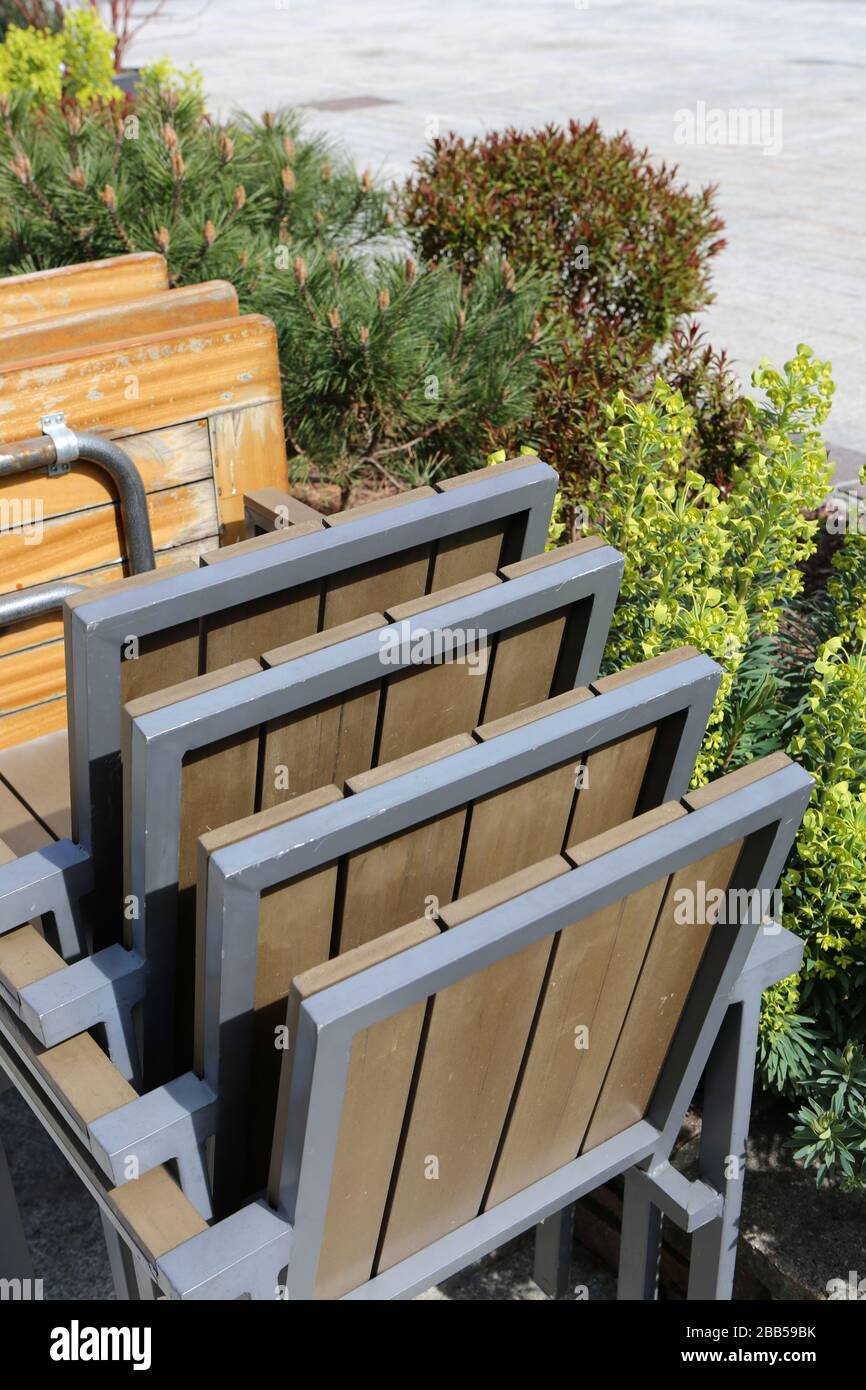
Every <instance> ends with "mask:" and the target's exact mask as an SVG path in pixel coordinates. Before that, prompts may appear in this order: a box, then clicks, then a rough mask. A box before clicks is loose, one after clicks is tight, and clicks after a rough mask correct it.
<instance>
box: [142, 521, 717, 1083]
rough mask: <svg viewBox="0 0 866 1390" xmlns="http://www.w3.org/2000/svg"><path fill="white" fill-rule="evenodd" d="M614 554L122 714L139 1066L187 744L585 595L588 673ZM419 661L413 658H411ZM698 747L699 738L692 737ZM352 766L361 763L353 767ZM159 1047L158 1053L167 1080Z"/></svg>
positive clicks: (595, 657) (162, 984)
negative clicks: (138, 962)
mask: <svg viewBox="0 0 866 1390" xmlns="http://www.w3.org/2000/svg"><path fill="white" fill-rule="evenodd" d="M621 572H622V557H621V556H620V554H619V552H618V551H616V550H613V549H612V548H611V547H610V546H603V547H600V548H599V549H597V550H592V551H590V552H588V553H587V554H584V555H577V556H572V557H570V558H568V559H566V560H563V561H562V562H561V563H558V564H554V565H549V566H546V567H544V568H543V569H540V570H538V571H536V572H533V573H531V574H527V575H522V576H520V577H519V578H514V579H510V580H508V581H507V582H506V583H503V584H501V585H498V586H497V587H495V588H492V589H483V590H480V591H479V592H477V593H475V594H471V595H468V596H466V597H464V598H461V599H455V600H453V601H451V602H449V603H445V604H441V605H439V606H437V607H434V608H429V609H427V610H426V611H425V612H423V613H422V614H420V615H419V616H418V617H417V618H411V619H408V620H404V621H403V622H401V623H395V624H390V625H389V627H387V628H378V629H376V630H375V631H373V632H369V633H365V634H363V635H362V636H360V637H353V638H349V639H348V640H346V641H343V642H338V643H336V644H334V645H333V646H330V647H326V648H324V649H323V650H322V651H319V652H314V653H311V654H310V655H308V656H304V657H299V658H297V659H296V660H294V661H288V662H285V663H284V664H282V665H280V666H276V667H273V668H272V669H270V670H266V671H261V672H257V673H256V674H254V675H250V676H246V677H243V678H242V679H240V680H237V681H232V682H231V683H230V684H229V685H225V686H221V687H219V688H217V689H214V690H208V691H205V692H203V693H202V694H199V695H193V696H190V697H189V698H187V699H185V700H179V701H177V702H176V703H175V704H172V705H168V706H166V707H164V708H163V709H159V710H154V711H153V712H152V713H149V714H144V715H139V716H138V717H136V718H131V717H130V716H129V715H128V714H126V713H125V714H124V765H125V768H126V795H127V797H128V809H127V817H126V820H127V825H128V827H129V836H130V838H129V843H128V845H127V846H126V854H127V868H128V874H127V881H126V885H125V889H124V891H125V894H126V896H127V899H129V898H130V897H131V898H132V899H133V900H134V901H135V902H136V904H137V916H136V917H135V918H133V920H132V921H131V922H130V923H129V928H130V932H129V937H128V944H129V945H130V946H131V947H132V948H133V949H134V950H135V951H136V952H137V953H138V955H139V956H140V957H141V959H142V960H145V961H146V962H147V980H148V983H147V989H146V994H145V1002H144V1008H145V1018H144V1024H143V1026H144V1036H145V1044H144V1046H145V1050H146V1059H145V1072H146V1073H147V1072H152V1061H148V1060H147V1058H148V1057H149V1058H150V1059H153V1057H154V1056H155V1049H153V1048H152V1047H151V1043H150V1041H149V1039H151V1038H153V1037H154V1036H157V1037H160V1038H162V1039H163V1041H164V1042H165V1043H166V1044H170V1042H171V1028H170V1026H169V1020H170V1018H171V1011H172V1008H173V989H172V975H173V970H174V960H175V932H174V927H175V914H176V898H177V881H178V850H179V842H180V814H181V805H180V802H181V797H180V783H181V771H182V765H183V759H184V757H185V755H186V754H188V753H190V752H192V751H193V750H194V749H198V748H203V747H205V746H207V745H211V744H214V743H218V742H219V741H220V740H222V739H224V738H228V737H231V736H232V735H234V734H238V733H241V732H242V731H244V730H246V729H250V728H254V727H256V726H258V725H261V724H264V723H266V722H267V721H269V720H272V719H276V718H279V717H280V716H283V715H286V714H291V713H294V712H296V711H300V710H303V709H309V708H312V707H313V706H315V705H317V704H319V703H320V702H321V701H323V700H328V699H330V698H331V697H333V696H335V695H341V694H344V693H346V692H347V691H350V690H353V689H356V688H360V687H362V686H364V685H367V684H369V683H371V682H374V681H376V680H381V678H382V676H383V674H387V673H390V672H392V671H393V672H396V671H399V670H405V669H408V668H412V667H413V656H412V653H413V651H414V650H415V649H416V648H415V645H414V644H415V639H416V638H418V637H419V636H430V637H431V638H432V639H433V640H435V641H437V642H438V635H439V634H441V644H440V645H441V647H442V651H443V653H446V654H447V653H449V652H452V651H458V652H459V648H460V637H461V634H465V633H466V632H467V630H470V629H471V630H472V631H474V632H479V631H480V632H485V633H488V634H491V635H492V634H496V633H499V632H504V631H506V630H508V629H511V628H514V627H517V626H518V625H519V624H521V623H523V622H526V621H528V620H531V619H533V618H537V617H540V616H543V615H544V614H546V613H552V612H556V611H557V610H559V609H562V608H567V607H569V606H571V605H572V604H576V603H579V602H580V601H581V600H583V599H587V598H589V599H591V600H592V606H591V612H590V614H589V618H588V623H587V628H586V633H585V638H584V641H583V646H582V649H581V650H580V651H579V652H577V653H575V654H574V656H575V670H574V684H575V685H581V684H584V685H585V684H587V683H588V682H589V681H590V680H592V679H593V678H594V677H595V676H596V674H597V672H598V667H599V664H600V661H601V656H602V652H603V649H604V642H605V638H606V635H607V630H608V626H609V623H610V618H611V614H612V612H613V607H614V604H615V602H616V595H617V592H618V588H619V580H620V575H621ZM388 635H393V636H395V637H400V638H401V645H400V648H399V652H396V651H395V652H394V658H395V659H394V660H393V661H392V662H391V664H389V665H388V666H385V665H383V659H382V656H383V651H384V650H386V649H387V647H388V644H387V642H386V640H385V639H386V637H387V636H388ZM414 669H416V670H423V667H422V666H415V668H414ZM694 751H695V752H696V751H697V747H695V750H694ZM359 770H361V769H359ZM166 1065H167V1059H163V1061H162V1062H161V1063H159V1064H157V1070H159V1068H160V1067H161V1068H162V1071H163V1074H162V1076H161V1077H159V1079H162V1080H164V1079H165V1076H166V1073H165V1067H166Z"/></svg>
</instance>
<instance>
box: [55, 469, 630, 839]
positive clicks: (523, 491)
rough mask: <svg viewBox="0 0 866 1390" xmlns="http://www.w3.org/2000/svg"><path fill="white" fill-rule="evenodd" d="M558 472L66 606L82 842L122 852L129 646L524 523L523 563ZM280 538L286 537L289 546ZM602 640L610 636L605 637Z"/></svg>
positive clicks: (541, 536) (471, 485)
mask: <svg viewBox="0 0 866 1390" xmlns="http://www.w3.org/2000/svg"><path fill="white" fill-rule="evenodd" d="M557 482H558V480H557V476H556V474H555V472H554V471H553V469H552V468H549V467H548V466H547V464H544V463H541V462H540V461H538V460H534V461H532V460H530V461H528V462H527V463H526V465H525V466H522V467H519V468H515V469H513V470H508V471H505V472H503V473H501V474H497V472H496V470H495V469H491V470H490V471H489V472H484V471H482V472H480V473H479V475H478V478H477V479H476V478H475V477H472V479H471V481H462V480H461V486H459V487H452V488H447V489H446V488H445V487H444V485H443V490H442V491H441V492H438V493H437V494H436V495H435V496H432V497H425V498H421V499H420V500H414V501H411V502H406V503H405V504H404V505H402V506H398V507H394V508H393V509H390V510H387V511H383V512H380V513H375V514H373V515H371V516H365V517H359V518H358V519H357V520H354V521H348V520H347V521H345V522H344V523H343V524H341V525H340V526H338V527H335V528H334V529H333V530H329V529H327V528H326V529H324V530H321V531H317V532H315V533H313V534H307V535H303V536H293V535H292V534H291V532H286V533H285V537H284V541H285V543H280V542H277V543H275V544H273V545H268V546H263V547H261V548H260V549H258V550H255V551H254V552H252V553H250V552H247V553H246V554H244V555H238V556H229V555H228V553H226V554H225V556H224V557H221V560H220V563H219V564H218V565H205V566H202V568H200V569H198V570H191V571H190V572H189V574H184V575H173V576H171V577H169V578H166V579H159V578H154V579H153V580H152V581H151V582H150V583H149V584H148V585H147V586H146V587H144V588H141V589H138V590H137V591H130V592H126V593H124V592H119V593H109V594H106V595H105V596H104V597H100V598H95V599H94V600H93V602H92V603H87V604H86V605H82V606H80V607H77V608H75V609H71V610H70V609H68V608H67V609H66V610H65V614H64V626H65V634H66V678H67V689H68V698H69V737H70V778H71V783H72V787H71V790H72V814H73V836H74V838H75V839H76V840H77V841H78V843H80V844H81V845H82V847H83V848H84V849H87V850H90V851H91V852H92V853H93V854H94V856H95V858H96V860H97V865H99V860H100V853H101V844H102V843H105V845H106V852H107V853H111V852H113V850H114V848H115V847H116V844H117V817H118V815H119V812H120V797H119V780H118V779H119V764H118V758H119V754H120V746H121V717H120V709H121V700H120V667H121V651H122V648H123V645H124V642H125V641H126V640H127V639H128V638H129V636H130V634H131V633H133V634H135V636H137V637H138V638H142V637H147V636H150V635H151V634H153V633H158V632H163V631H165V630H166V629H168V628H172V627H176V626H178V625H180V624H183V623H186V622H190V621H193V620H196V619H199V618H203V617H207V616H209V615H211V614H214V613H219V612H221V611H222V610H223V609H226V608H231V607H235V606H236V605H238V604H242V603H246V602H254V601H255V600H256V599H260V598H264V597H267V596H268V595H271V594H275V593H280V592H282V591H283V590H288V589H292V588H295V587H298V586H300V585H303V584H308V583H310V582H311V581H315V580H319V579H324V578H326V577H328V576H330V575H334V574H337V573H341V572H342V571H344V570H348V569H352V568H354V567H355V566H357V565H363V564H365V563H367V562H368V561H375V560H381V559H383V558H384V557H386V556H389V555H399V554H400V553H401V552H403V551H405V550H409V549H412V548H413V547H415V546H419V545H425V544H428V543H430V542H434V541H437V540H442V539H444V538H446V537H449V536H454V535H457V534H459V533H461V532H464V531H469V530H472V529H473V528H475V527H477V526H482V525H484V524H485V523H486V522H491V521H498V520H502V519H507V518H514V519H517V518H518V517H519V516H521V515H523V514H525V515H526V524H525V528H524V532H523V538H522V545H521V547H520V549H519V553H518V554H516V555H515V557H514V558H515V559H523V558H527V557H529V556H531V555H536V554H538V553H539V552H540V551H542V550H543V549H544V544H545V539H546V537H547V530H548V526H549V522H550V513H551V509H552V507H553V501H554V497H555V495H556V487H557ZM281 539H282V538H281ZM602 640H603V638H602Z"/></svg>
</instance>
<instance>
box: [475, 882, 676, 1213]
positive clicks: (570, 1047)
mask: <svg viewBox="0 0 866 1390" xmlns="http://www.w3.org/2000/svg"><path fill="white" fill-rule="evenodd" d="M666 887H667V879H662V880H661V881H660V882H658V883H653V884H650V885H649V886H648V887H647V888H644V889H643V890H642V891H641V892H639V893H635V894H633V895H632V896H631V897H629V898H625V899H621V900H620V901H619V902H616V903H613V904H611V906H610V907H607V908H604V909H603V910H602V911H601V912H596V913H593V914H592V916H590V917H587V918H585V919H584V920H582V921H580V922H575V923H574V924H573V925H572V926H570V927H567V928H566V929H565V930H564V931H562V932H560V933H559V934H558V935H557V937H556V938H555V939H554V943H553V951H552V956H551V971H550V975H549V977H548V979H547V981H546V983H545V987H544V990H543V994H542V999H541V1004H540V1009H539V1013H538V1016H537V1018H536V1023H535V1028H534V1031H533V1034H532V1038H531V1041H530V1045H529V1047H528V1049H527V1055H526V1057H525V1059H524V1066H523V1071H522V1074H521V1078H520V1085H519V1087H518V1090H517V1093H516V1096H515V1101H514V1107H513V1110H512V1113H511V1116H510V1118H509V1123H508V1129H507V1133H506V1136H505V1140H504V1143H503V1147H502V1151H501V1153H500V1155H499V1158H498V1161H497V1165H496V1171H495V1174H494V1178H493V1182H492V1184H491V1188H490V1193H489V1196H488V1199H487V1201H486V1203H485V1207H493V1206H496V1205H497V1203H499V1202H503V1201H505V1199H506V1198H507V1197H511V1196H513V1195H514V1193H515V1192H519V1191H521V1190H522V1189H523V1188H524V1187H528V1186H529V1185H530V1183H533V1182H537V1181H538V1180H539V1179H540V1178H543V1177H546V1175H547V1174H548V1173H553V1172H555V1171H556V1169H557V1168H560V1167H562V1165H563V1164H565V1163H569V1162H570V1161H571V1160H572V1159H573V1158H574V1157H576V1155H577V1153H578V1150H579V1149H580V1145H581V1142H582V1140H583V1137H584V1134H585V1133H586V1127H587V1124H588V1122H589V1117H590V1115H591V1114H592V1110H593V1106H594V1105H595V1102H596V1100H597V1098H598V1093H599V1089H600V1087H601V1084H602V1081H603V1080H604V1075H605V1072H606V1070H607V1067H608V1064H609V1062H610V1058H611V1054H612V1052H613V1048H614V1045H615V1043H616V1039H617V1037H618V1036H619V1031H620V1028H621V1026H622V1020H623V1017H624V1014H625V1010H626V1008H627V1007H628V1001H629V999H630V998H631V992H632V989H633V988H634V982H635V980H636V979H637V976H638V972H639V970H640V967H641V963H642V961H643V958H644V952H645V950H646V946H647V942H648V941H649V938H650V935H651V933H652V929H653V926H654V925H655V920H656V915H657V913H658V908H659V904H660V903H661V900H662V897H663V895H664V892H665V889H666Z"/></svg>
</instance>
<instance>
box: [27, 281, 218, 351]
mask: <svg viewBox="0 0 866 1390" xmlns="http://www.w3.org/2000/svg"><path fill="white" fill-rule="evenodd" d="M0 304H2V286H0ZM237 313H238V296H237V291H236V290H235V288H234V286H233V285H230V284H229V283H228V281H227V280H208V281H205V282H203V283H202V284H199V285H184V286H183V287H182V288H180V289H175V290H165V291H163V292H162V293H157V294H153V293H148V294H146V295H144V296H137V297H135V298H129V299H123V300H122V301H121V302H115V303H113V304H100V305H98V306H95V307H88V308H83V309H78V310H72V311H70V312H67V313H60V314H43V315H40V316H39V317H38V318H35V319H31V320H30V322H29V323H25V324H18V325H17V326H15V327H9V328H7V329H6V330H5V331H4V333H3V336H2V338H0V366H5V365H6V364H7V363H10V362H17V361H21V360H23V359H25V358H28V357H45V356H48V355H49V354H50V355H52V356H53V355H54V354H57V353H66V352H68V351H70V350H75V349H76V348H87V347H102V346H104V345H105V344H106V343H111V342H114V340H115V339H117V338H128V337H129V334H130V330H132V331H134V332H136V333H161V332H163V331H164V330H166V329H171V328H192V327H194V326H195V325H196V324H200V323H208V322H210V321H211V320H213V319H226V318H232V317H234V316H235V315H236V314H237Z"/></svg>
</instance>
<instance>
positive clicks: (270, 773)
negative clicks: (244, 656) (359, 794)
mask: <svg viewBox="0 0 866 1390" xmlns="http://www.w3.org/2000/svg"><path fill="white" fill-rule="evenodd" d="M385 621H386V619H385V616H384V614H382V613H370V614H368V615H367V616H366V617H363V618H356V619H355V620H354V621H353V622H349V623H344V624H343V625H342V626H341V627H336V628H330V629H328V630H327V631H325V632H320V633H317V634H316V635H315V636H313V637H306V638H304V639H302V640H301V641H299V642H292V643H290V644H289V645H287V646H284V647H279V648H278V649H277V650H275V651H270V652H265V653H264V655H263V657H262V664H263V666H265V667H267V668H269V669H273V668H274V667H277V666H282V665H284V664H285V663H286V662H289V661H296V660H297V659H298V658H300V657H304V656H307V655H309V654H310V653H311V652H314V651H322V650H323V649H324V648H325V647H329V646H333V645H334V644H336V643H337V642H341V641H346V640H348V639H349V638H351V637H357V636H360V635H361V633H364V632H373V631H375V630H376V629H377V628H380V627H382V626H384V624H385ZM380 699H381V694H380V687H379V685H375V684H374V685H366V686H362V687H361V688H360V689H357V690H349V691H347V692H346V693H345V694H342V695H337V696H335V697H334V698H333V699H331V700H325V701H324V702H322V703H320V704H317V705H313V706H311V707H310V708H308V709H304V710H301V711H299V712H298V713H297V714H289V715H285V716H283V717H282V718H281V719H273V720H271V721H270V722H269V723H268V724H266V725H265V726H264V728H263V730H262V757H261V769H262V785H261V797H260V805H261V808H262V809H265V808H267V807H268V806H275V805H277V803H278V802H280V801H286V800H288V798H289V797H294V796H298V795H301V794H302V793H304V792H309V791H314V790H315V788H316V787H321V786H325V785H327V784H328V783H335V784H336V785H337V786H338V787H342V786H343V784H344V783H345V781H346V779H347V778H348V777H351V776H352V774H353V773H355V772H358V771H360V770H362V769H365V768H369V767H371V766H372V764H373V757H374V751H375V743H376V722H377V718H378V712H379V704H380Z"/></svg>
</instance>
